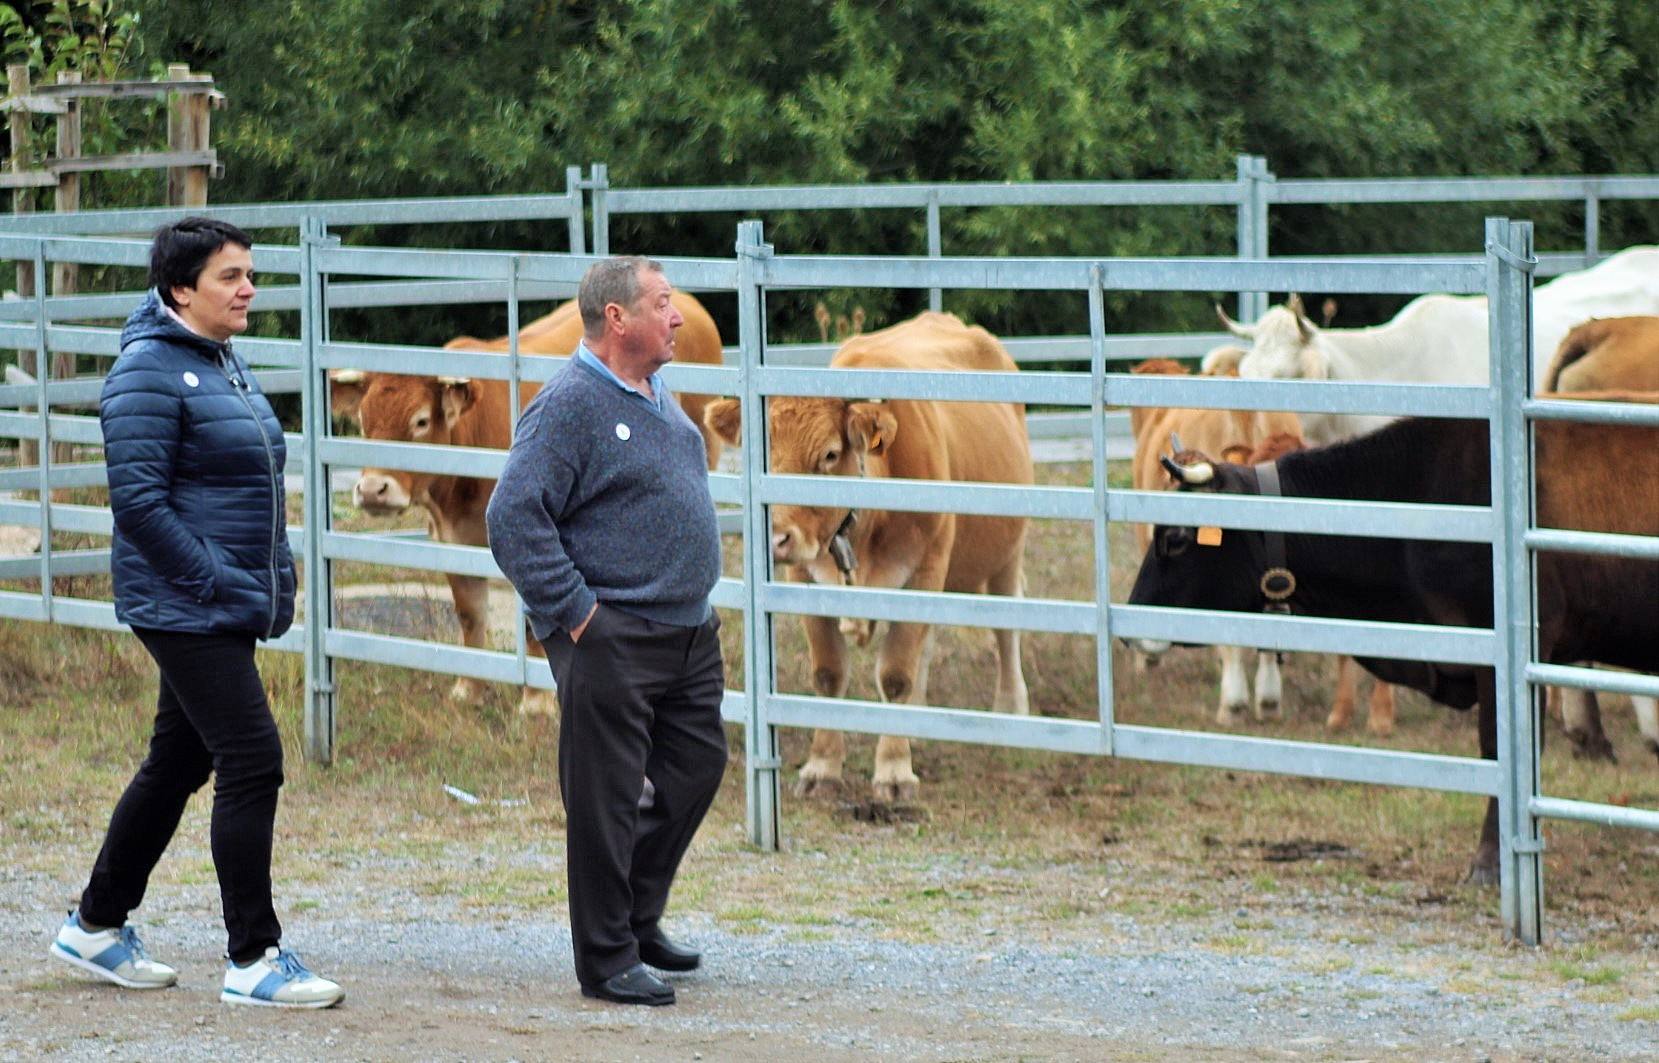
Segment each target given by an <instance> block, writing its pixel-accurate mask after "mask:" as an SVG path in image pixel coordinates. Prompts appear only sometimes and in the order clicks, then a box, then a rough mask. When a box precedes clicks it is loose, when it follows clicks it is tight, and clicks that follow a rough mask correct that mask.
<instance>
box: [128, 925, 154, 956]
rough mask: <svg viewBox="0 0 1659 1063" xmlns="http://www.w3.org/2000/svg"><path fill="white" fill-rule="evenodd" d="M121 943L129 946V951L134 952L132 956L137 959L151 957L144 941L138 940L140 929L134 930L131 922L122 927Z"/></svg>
mask: <svg viewBox="0 0 1659 1063" xmlns="http://www.w3.org/2000/svg"><path fill="white" fill-rule="evenodd" d="M121 944H123V945H125V946H126V947H127V951H128V952H130V953H132V958H133V959H135V960H147V959H149V958H150V956H149V954H148V953H147V952H145V951H144V943H143V942H142V941H140V940H138V931H136V930H134V929H133V928H132V924H130V923H129V924H127V925H126V926H123V927H122V928H121Z"/></svg>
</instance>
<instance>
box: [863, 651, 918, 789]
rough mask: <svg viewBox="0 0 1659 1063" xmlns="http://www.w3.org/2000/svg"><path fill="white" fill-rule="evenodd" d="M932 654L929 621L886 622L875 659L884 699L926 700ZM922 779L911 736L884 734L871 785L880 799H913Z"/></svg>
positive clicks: (908, 702) (909, 702) (906, 702)
mask: <svg viewBox="0 0 1659 1063" xmlns="http://www.w3.org/2000/svg"><path fill="white" fill-rule="evenodd" d="M932 655H933V631H932V629H931V628H929V627H928V625H926V624H893V623H890V624H888V625H887V638H886V639H885V640H884V641H883V642H882V644H881V654H880V657H879V658H878V659H877V661H876V688H877V689H878V690H880V691H881V700H883V701H885V702H890V703H892V704H897V705H912V704H921V703H925V702H926V700H927V667H928V661H929V659H930V658H931V657H932ZM920 786H921V780H919V779H917V778H916V772H915V769H914V768H913V767H912V765H911V762H910V739H908V738H894V737H892V736H890V735H882V736H881V738H880V739H879V740H877V742H876V766H875V771H874V772H873V773H872V774H871V778H870V787H871V789H872V790H873V791H874V796H875V799H876V800H877V801H888V802H899V801H913V800H915V799H916V791H917V790H918V789H919V788H920Z"/></svg>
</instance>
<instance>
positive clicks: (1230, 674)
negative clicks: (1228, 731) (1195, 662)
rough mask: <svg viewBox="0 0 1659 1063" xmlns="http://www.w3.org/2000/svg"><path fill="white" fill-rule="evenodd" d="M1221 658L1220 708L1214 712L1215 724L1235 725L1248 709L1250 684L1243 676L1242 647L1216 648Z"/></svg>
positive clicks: (1217, 654)
mask: <svg viewBox="0 0 1659 1063" xmlns="http://www.w3.org/2000/svg"><path fill="white" fill-rule="evenodd" d="M1215 652H1216V656H1218V657H1220V658H1221V706H1220V708H1218V709H1216V711H1215V722H1216V723H1219V724H1230V723H1236V722H1238V721H1239V720H1242V719H1244V713H1245V710H1246V709H1248V708H1249V707H1250V683H1249V680H1247V679H1246V678H1245V676H1244V647H1242V646H1217V647H1216V648H1215Z"/></svg>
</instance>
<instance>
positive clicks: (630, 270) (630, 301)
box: [576, 255, 662, 336]
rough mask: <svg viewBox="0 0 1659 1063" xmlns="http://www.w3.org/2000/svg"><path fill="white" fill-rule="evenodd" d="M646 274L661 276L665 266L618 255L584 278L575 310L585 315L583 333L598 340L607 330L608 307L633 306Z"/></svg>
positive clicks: (595, 267) (642, 257)
mask: <svg viewBox="0 0 1659 1063" xmlns="http://www.w3.org/2000/svg"><path fill="white" fill-rule="evenodd" d="M645 270H654V271H655V272H657V273H661V272H662V263H660V262H654V261H652V260H651V259H649V258H646V257H645V256H644V255H617V256H616V257H615V258H607V259H606V260H605V261H603V262H595V263H594V264H593V265H592V266H590V267H588V271H587V272H586V273H584V274H582V283H581V284H580V285H578V286H577V288H576V308H577V309H578V310H580V311H581V312H582V331H583V332H585V333H586V334H587V335H588V336H598V335H599V334H600V333H601V332H603V331H604V329H605V307H606V305H607V304H609V303H616V304H617V305H619V306H633V305H634V302H635V301H636V300H637V299H638V298H639V295H640V290H641V288H642V287H643V285H641V284H640V282H639V275H640V274H641V273H642V272H644V271H645Z"/></svg>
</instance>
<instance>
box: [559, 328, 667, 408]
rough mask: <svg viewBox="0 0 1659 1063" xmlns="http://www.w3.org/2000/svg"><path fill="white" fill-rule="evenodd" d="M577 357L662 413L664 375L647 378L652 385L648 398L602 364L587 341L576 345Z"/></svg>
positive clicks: (653, 374)
mask: <svg viewBox="0 0 1659 1063" xmlns="http://www.w3.org/2000/svg"><path fill="white" fill-rule="evenodd" d="M576 357H577V358H580V359H581V360H582V361H584V362H586V363H587V364H588V365H589V366H591V367H592V368H594V369H597V370H599V372H600V373H601V374H602V375H603V376H604V377H605V379H606V380H609V381H610V382H611V383H613V384H615V385H616V386H617V387H619V388H621V389H622V390H623V391H626V392H627V393H628V394H630V395H633V396H635V397H637V398H638V399H639V401H641V402H643V403H645V404H646V405H647V406H649V407H651V409H653V410H655V411H656V412H657V413H661V412H662V374H660V373H652V374H651V375H650V376H649V377H647V378H646V380H647V382H648V383H650V385H651V397H650V398H646V397H645V392H643V391H641V390H639V389H638V388H636V387H634V386H633V385H632V384H629V383H627V382H626V381H624V380H623V379H622V378H621V377H619V376H617V375H616V374H615V373H613V372H611V367H610V366H608V365H606V364H605V363H604V362H601V361H600V360H599V356H598V355H596V354H594V353H593V352H592V351H590V350H588V345H587V341H586V340H582V341H579V342H578V343H577V344H576Z"/></svg>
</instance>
